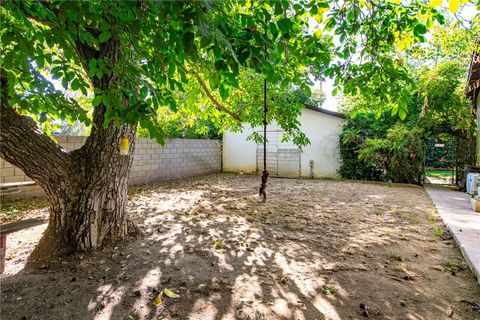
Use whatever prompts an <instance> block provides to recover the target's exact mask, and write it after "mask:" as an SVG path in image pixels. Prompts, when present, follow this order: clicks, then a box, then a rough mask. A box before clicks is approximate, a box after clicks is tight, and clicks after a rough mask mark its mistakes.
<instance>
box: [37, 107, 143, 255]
mask: <svg viewBox="0 0 480 320" xmlns="http://www.w3.org/2000/svg"><path fill="white" fill-rule="evenodd" d="M102 111H103V108H99V109H97V110H96V116H97V115H98V114H99V113H102ZM101 116H102V117H103V115H101ZM98 121H100V120H98ZM95 122H97V121H95ZM99 128H100V129H94V130H92V134H91V135H90V137H89V138H88V139H87V141H86V143H85V145H84V146H83V147H82V148H81V149H78V150H75V151H73V152H71V156H72V161H73V163H74V166H73V170H74V172H73V175H72V176H70V177H66V179H65V181H68V182H67V183H66V186H65V189H64V191H63V192H62V193H61V194H60V195H58V194H55V195H53V196H50V197H49V203H50V221H49V225H48V228H47V230H46V232H45V234H44V236H43V238H42V240H41V241H40V243H39V245H38V246H37V247H36V250H35V251H34V252H33V254H32V255H31V257H30V260H39V259H41V258H42V257H49V256H51V255H52V254H57V253H60V254H62V253H69V252H79V251H86V250H91V249H96V248H99V247H101V246H103V245H105V244H110V243H115V242H117V241H119V240H122V239H124V238H125V237H126V236H127V234H128V233H129V232H132V231H135V230H136V228H135V226H134V225H133V223H131V222H129V220H128V215H127V211H126V204H127V187H128V175H129V170H130V167H131V163H132V157H131V156H128V157H127V156H122V155H120V153H119V141H120V139H121V138H122V137H127V138H128V140H129V141H130V144H129V146H130V148H129V149H130V150H129V154H130V155H131V154H133V149H134V145H135V143H134V142H135V128H134V127H130V126H127V125H123V126H122V127H120V128H117V127H115V126H114V125H111V126H109V127H108V128H107V129H104V128H103V127H99Z"/></svg>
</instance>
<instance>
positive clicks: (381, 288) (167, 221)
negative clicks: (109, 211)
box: [0, 175, 480, 320]
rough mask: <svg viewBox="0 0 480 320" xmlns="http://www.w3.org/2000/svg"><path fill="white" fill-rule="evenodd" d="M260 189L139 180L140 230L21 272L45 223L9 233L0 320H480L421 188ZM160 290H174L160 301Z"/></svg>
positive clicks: (471, 289)
mask: <svg viewBox="0 0 480 320" xmlns="http://www.w3.org/2000/svg"><path fill="white" fill-rule="evenodd" d="M258 185H259V177H254V176H245V175H243V176H241V175H214V176H209V177H203V178H195V179H186V180H182V181H173V182H165V183H161V184H158V185H155V186H151V187H144V188H136V189H135V190H133V191H132V194H131V196H130V201H129V210H130V212H131V214H132V216H133V217H134V219H135V221H136V222H137V223H138V225H139V226H140V228H141V229H142V231H143V233H144V235H143V237H142V238H139V239H133V240H132V239H131V240H129V241H127V242H125V243H123V244H119V245H118V246H116V247H112V248H105V249H104V250H102V251H97V252H95V253H93V254H83V255H76V256H72V257H67V258H65V259H64V260H58V261H52V262H51V263H50V264H48V265H44V266H41V267H40V268H31V267H30V268H25V269H23V266H24V264H25V259H26V257H27V256H28V254H29V252H31V250H32V249H33V247H34V245H35V244H36V242H37V241H38V239H39V237H40V235H41V232H42V231H43V230H44V228H45V225H44V226H40V227H36V228H31V229H28V230H25V231H22V232H18V233H15V234H13V235H11V236H9V238H8V250H7V258H8V259H9V260H8V261H7V268H6V272H5V274H4V275H3V276H2V279H1V291H2V292H1V313H0V318H1V319H5V320H6V319H129V320H132V319H135V320H137V319H342V320H344V319H364V318H371V319H432V320H436V319H480V313H479V311H478V310H475V308H474V304H475V303H476V302H480V287H479V286H478V285H477V283H476V281H475V279H474V277H473V275H472V273H471V272H470V270H469V269H468V268H467V267H466V265H465V263H464V261H463V259H462V257H461V254H460V252H459V249H458V248H457V247H456V246H455V244H454V242H453V240H452V239H451V238H450V236H449V235H448V233H446V231H445V230H444V229H443V226H442V223H441V221H440V220H439V218H438V217H437V215H436V213H435V208H434V207H433V205H432V203H431V202H430V200H429V199H428V197H427V195H426V194H425V192H424V190H423V189H421V188H419V187H413V186H396V185H390V186H388V185H381V184H371V183H353V182H342V181H322V180H293V179H270V181H269V187H268V194H269V201H268V203H267V204H266V205H263V204H261V202H260V199H259V197H258V196H257V194H256V192H257V188H258ZM22 206H23V210H22V212H19V215H20V216H23V217H25V216H31V215H46V214H47V212H46V209H38V203H37V209H29V208H28V205H25V204H22ZM40 207H41V205H40ZM6 208H8V210H12V208H13V207H12V204H11V203H8V204H7V205H6ZM2 214H3V215H4V217H3V218H2V219H3V220H7V219H8V218H7V213H6V212H5V211H4V212H3V213H2ZM10 215H11V213H10ZM164 288H168V289H169V290H171V291H173V292H174V293H177V294H179V297H178V298H169V297H168V296H166V295H163V297H162V301H161V303H160V304H159V305H158V306H154V305H153V302H154V301H155V298H156V297H157V296H158V294H159V291H161V290H163V289H164ZM157 302H160V301H158V300H157Z"/></svg>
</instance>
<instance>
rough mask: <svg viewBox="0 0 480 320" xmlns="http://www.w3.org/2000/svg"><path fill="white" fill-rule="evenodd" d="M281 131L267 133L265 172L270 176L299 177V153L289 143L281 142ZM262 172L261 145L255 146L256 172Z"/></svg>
mask: <svg viewBox="0 0 480 320" xmlns="http://www.w3.org/2000/svg"><path fill="white" fill-rule="evenodd" d="M282 135H283V132H282V131H267V170H268V172H269V173H270V175H271V176H277V177H295V178H298V177H300V173H301V161H300V157H301V152H300V149H298V147H297V146H295V145H294V144H293V143H291V142H281V137H282ZM262 171H263V145H257V172H262Z"/></svg>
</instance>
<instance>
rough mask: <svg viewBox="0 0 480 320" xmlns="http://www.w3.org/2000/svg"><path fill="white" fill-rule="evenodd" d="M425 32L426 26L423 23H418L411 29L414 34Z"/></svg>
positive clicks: (418, 34)
mask: <svg viewBox="0 0 480 320" xmlns="http://www.w3.org/2000/svg"><path fill="white" fill-rule="evenodd" d="M425 33H427V27H426V26H425V25H424V24H421V23H419V24H417V25H416V26H415V28H414V29H413V34H415V35H416V36H420V35H422V34H425Z"/></svg>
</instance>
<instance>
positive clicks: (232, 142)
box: [223, 106, 345, 178]
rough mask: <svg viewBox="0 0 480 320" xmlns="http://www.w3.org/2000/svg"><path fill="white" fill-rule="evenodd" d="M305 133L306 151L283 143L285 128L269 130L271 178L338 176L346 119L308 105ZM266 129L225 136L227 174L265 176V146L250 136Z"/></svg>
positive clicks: (303, 119)
mask: <svg viewBox="0 0 480 320" xmlns="http://www.w3.org/2000/svg"><path fill="white" fill-rule="evenodd" d="M299 121H300V124H301V130H302V132H303V133H305V135H306V136H307V137H308V139H309V140H310V144H309V145H307V146H306V147H304V148H303V150H302V151H300V149H299V148H298V147H297V146H295V145H294V144H293V143H292V142H281V141H280V140H281V137H282V134H283V132H282V129H281V128H280V127H279V126H277V125H275V124H271V125H269V126H268V127H267V140H268V143H267V168H268V171H269V173H270V175H271V176H279V177H305V178H312V177H313V178H325V177H335V176H337V170H338V169H339V167H340V150H339V139H340V134H341V133H342V130H343V124H344V122H345V116H344V115H342V114H339V113H337V112H333V111H330V110H326V109H320V108H316V107H311V106H306V107H305V109H304V111H303V112H302V114H301V115H300V117H299ZM254 130H255V131H258V132H259V133H261V134H262V135H263V128H255V129H253V128H245V129H244V130H243V132H241V133H233V132H225V133H224V134H223V171H224V172H244V173H253V172H258V173H261V172H262V170H263V145H257V144H256V143H255V142H253V141H251V140H247V137H248V136H249V135H250V134H252V132H253V131H254Z"/></svg>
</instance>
